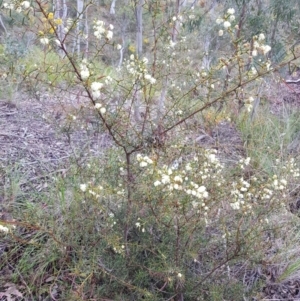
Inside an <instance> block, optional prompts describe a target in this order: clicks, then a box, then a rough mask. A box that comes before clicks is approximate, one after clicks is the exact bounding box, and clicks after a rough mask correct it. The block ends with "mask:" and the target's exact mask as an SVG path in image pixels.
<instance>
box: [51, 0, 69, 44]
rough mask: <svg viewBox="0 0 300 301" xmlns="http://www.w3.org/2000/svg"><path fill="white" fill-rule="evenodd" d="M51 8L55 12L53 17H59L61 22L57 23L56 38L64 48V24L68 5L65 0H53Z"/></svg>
mask: <svg viewBox="0 0 300 301" xmlns="http://www.w3.org/2000/svg"><path fill="white" fill-rule="evenodd" d="M53 8H54V12H55V19H61V20H62V24H61V25H58V27H57V35H58V39H59V40H60V42H61V44H62V45H63V46H64V47H65V48H66V45H65V36H66V34H65V32H64V28H65V26H66V19H67V14H68V7H67V3H66V0H54V2H53Z"/></svg>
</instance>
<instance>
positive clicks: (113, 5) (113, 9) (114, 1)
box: [109, 0, 117, 15]
mask: <svg viewBox="0 0 300 301" xmlns="http://www.w3.org/2000/svg"><path fill="white" fill-rule="evenodd" d="M116 1H117V0H113V1H112V3H111V5H110V10H109V13H110V14H111V15H114V14H115V13H116V10H115V7H116Z"/></svg>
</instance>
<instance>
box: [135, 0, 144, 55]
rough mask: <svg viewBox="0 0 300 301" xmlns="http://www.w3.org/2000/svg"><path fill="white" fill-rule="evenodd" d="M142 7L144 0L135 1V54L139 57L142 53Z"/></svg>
mask: <svg viewBox="0 0 300 301" xmlns="http://www.w3.org/2000/svg"><path fill="white" fill-rule="evenodd" d="M143 5H144V0H137V3H136V7H135V14H136V53H137V56H138V57H141V55H142V53H143Z"/></svg>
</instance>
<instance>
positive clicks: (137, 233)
mask: <svg viewBox="0 0 300 301" xmlns="http://www.w3.org/2000/svg"><path fill="white" fill-rule="evenodd" d="M105 3H106V2H103V4H105ZM226 3H227V4H232V2H230V1H227V2H226ZM129 4H130V5H127V6H125V7H124V8H122V10H120V11H119V12H118V14H117V18H119V19H118V20H119V21H120V23H119V24H118V25H119V28H118V30H119V32H118V31H117V32H118V34H119V36H118V37H117V38H116V40H112V36H113V34H112V30H113V26H111V25H109V22H107V20H105V21H103V20H99V21H95V22H93V23H91V24H89V25H90V28H89V29H90V30H91V31H92V33H91V34H90V36H87V37H85V39H86V40H84V39H82V40H81V43H82V44H84V45H85V47H86V48H85V50H84V51H85V52H84V53H76V54H75V53H72V51H71V50H69V49H72V48H73V49H75V48H76V47H75V46H76V45H77V44H76V43H77V42H78V40H77V39H75V38H78V37H79V36H81V35H82V32H80V31H81V28H84V26H82V27H80V28H77V29H76V28H75V27H76V26H75V25H76V22H75V21H74V20H71V22H70V20H69V24H71V25H72V28H68V27H67V25H68V24H67V23H68V21H67V20H60V19H57V17H56V16H55V15H54V13H53V12H51V11H50V10H49V9H50V7H51V6H49V7H47V6H43V5H42V4H41V3H40V2H39V1H36V2H35V5H36V6H34V8H36V7H38V9H37V11H36V16H37V17H36V16H35V15H33V16H32V17H36V18H39V19H37V21H36V23H34V22H33V25H32V28H34V30H35V32H36V37H37V42H38V43H39V44H37V45H35V46H32V47H30V49H28V51H24V52H22V51H21V50H20V52H17V51H16V49H15V48H16V47H15V46H14V44H11V45H10V44H9V45H10V46H9V47H7V46H5V47H3V52H4V53H5V52H6V51H7V55H8V61H7V63H6V65H7V67H8V68H10V73H9V74H10V76H14V77H15V79H16V82H17V83H18V84H19V83H20V82H22V84H23V85H24V86H25V84H26V85H27V87H26V88H27V90H30V89H32V90H34V92H36V91H37V92H39V93H42V94H43V93H44V91H45V90H46V89H47V90H48V91H50V92H51V93H50V94H51V96H53V98H55V97H58V99H59V100H60V101H62V102H64V100H65V97H66V96H69V95H72V96H73V99H74V98H75V97H76V101H78V103H77V102H76V103H71V105H70V106H71V109H70V108H68V107H67V106H66V108H65V109H66V112H67V115H66V118H64V117H65V116H63V118H62V119H63V122H64V124H65V127H64V126H63V123H62V122H60V121H59V120H58V119H59V118H57V119H56V118H55V119H56V121H55V122H56V123H58V127H60V128H61V129H62V128H63V130H65V132H66V134H67V136H68V137H67V138H68V142H69V143H70V145H71V146H70V148H71V147H72V139H73V137H72V135H71V134H73V133H75V132H76V131H79V130H80V131H81V132H79V135H80V134H81V133H83V131H84V130H86V131H88V130H90V131H92V134H94V133H96V130H97V131H100V132H101V134H106V135H107V136H106V137H108V138H107V140H109V143H108V146H105V147H102V148H103V149H101V152H100V151H99V152H96V151H95V149H94V150H93V152H92V151H90V152H89V151H87V149H88V147H86V148H83V149H81V150H80V151H81V152H80V153H81V155H77V150H78V148H81V147H82V146H81V145H80V146H79V147H78V146H77V149H74V151H73V153H74V158H70V161H69V162H68V164H69V165H68V166H67V167H66V168H65V169H64V173H63V175H62V176H59V175H58V173H57V172H55V173H52V174H51V173H50V175H51V176H47V177H45V176H44V175H43V178H44V181H45V183H44V184H46V185H45V187H47V188H48V189H45V190H44V191H43V192H40V191H38V193H36V192H34V191H32V192H31V193H32V194H31V195H30V194H29V197H28V198H25V197H24V196H22V197H20V198H16V201H14V202H13V204H10V206H8V208H5V209H6V210H7V212H9V214H10V216H11V218H10V219H5V220H1V226H2V223H3V226H2V227H1V228H0V230H1V232H0V235H1V238H3V240H4V242H5V245H6V247H5V252H4V253H5V254H4V256H3V260H1V265H0V267H1V268H4V267H6V266H9V267H10V268H11V273H9V274H8V275H4V276H3V278H5V277H7V278H11V280H13V282H14V283H22V284H24V285H25V286H26V297H27V296H28V297H30V298H31V299H33V300H34V299H38V298H41V297H42V298H44V297H45V298H47V297H49V295H50V296H51V298H52V299H57V300H95V299H96V300H101V299H107V298H109V299H112V300H128V301H129V300H149V301H150V300H151V301H154V300H157V301H158V300H176V301H182V300H185V301H194V300H216V301H217V300H220V301H221V300H243V299H245V298H250V297H252V293H253V291H252V290H255V289H257V286H259V285H257V286H256V284H255V283H254V284H253V283H252V284H250V285H248V284H247V283H245V282H244V278H245V277H243V275H241V274H239V273H238V271H240V270H241V266H243V267H245V268H244V275H246V274H247V272H248V269H252V268H254V267H259V268H260V267H261V264H260V263H261V262H264V261H265V260H267V261H272V260H273V261H274V263H276V258H274V257H272V256H270V253H272V252H271V251H270V250H273V248H274V246H276V243H277V236H279V237H283V238H282V239H283V242H284V243H285V237H284V235H285V229H284V226H286V227H287V228H289V229H290V228H292V227H291V220H292V219H291V217H290V216H291V214H290V212H289V210H288V209H289V208H290V198H289V196H290V191H291V190H293V189H294V186H293V185H294V183H295V182H296V181H297V179H298V178H299V176H300V175H299V167H298V165H297V162H296V161H295V160H294V158H290V156H289V154H288V152H287V151H286V149H287V148H288V145H289V143H290V142H291V140H292V139H293V138H294V136H295V134H296V132H297V131H298V129H299V117H297V114H291V115H289V116H288V117H286V116H283V117H284V118H283V117H278V116H274V115H272V114H271V113H266V111H267V110H268V109H267V107H266V106H265V107H263V110H257V116H255V118H254V119H253V120H251V118H250V114H249V112H251V109H252V107H253V105H254V104H253V101H254V98H258V97H260V96H261V95H260V94H261V92H260V88H257V86H258V85H261V87H264V86H263V85H264V82H263V81H262V80H260V79H261V78H262V77H263V76H265V75H268V74H269V73H273V71H274V70H276V71H277V69H279V68H280V67H282V66H284V65H285V64H287V63H289V62H291V61H293V60H294V59H295V58H296V57H292V58H288V59H287V60H286V61H284V63H283V64H282V66H273V65H271V63H272V61H270V58H269V57H268V56H269V53H270V50H271V48H270V46H268V44H267V42H268V39H266V37H265V35H264V34H262V33H266V35H267V36H270V37H269V39H272V43H273V44H274V45H279V46H278V49H277V48H275V51H274V52H273V54H274V55H279V56H280V57H279V58H277V61H280V60H282V57H283V56H284V53H285V52H284V51H286V50H283V49H286V48H288V47H284V46H287V45H285V44H283V42H282V40H280V39H279V40H278V41H277V40H276V37H275V35H272V33H271V32H272V30H273V29H274V32H275V31H276V30H277V26H278V24H277V23H276V22H275V23H274V24H273V23H272V25H270V24H268V23H266V21H265V20H263V19H262V17H261V13H262V12H261V11H260V12H259V14H256V11H255V9H253V11H251V12H248V14H247V16H242V15H241V14H243V9H244V8H245V7H246V6H247V5H246V4H247V3H246V2H245V1H235V5H236V6H237V10H238V13H239V14H240V15H239V16H238V15H237V16H235V15H234V14H235V11H234V10H233V9H230V10H227V9H225V12H222V13H220V16H218V17H217V18H218V22H217V23H218V24H216V23H215V20H214V17H211V19H209V21H208V20H206V19H205V15H206V14H202V9H199V10H198V11H197V12H196V13H195V14H196V15H197V16H198V17H195V18H193V17H192V18H189V15H190V11H189V9H186V10H185V9H183V8H182V7H179V6H177V7H176V4H175V3H174V4H172V6H164V5H166V3H159V2H155V3H152V4H151V3H150V2H147V3H146V4H145V5H144V7H143V9H146V8H147V9H148V10H147V12H146V13H145V14H144V18H145V20H146V22H145V23H146V25H145V27H144V30H145V31H146V32H147V33H149V37H150V38H149V40H148V41H147V43H149V47H148V49H149V51H148V52H146V53H145V57H143V56H142V57H137V55H135V54H134V53H132V54H131V55H130V57H127V56H128V55H127V54H126V53H124V55H125V59H123V64H120V66H119V67H118V68H116V67H115V66H113V62H114V61H115V58H116V57H117V55H118V52H117V51H116V50H121V49H122V46H121V47H118V46H117V45H116V44H117V41H118V39H119V40H122V42H123V46H126V42H125V40H126V39H127V38H126V37H125V36H126V30H127V29H128V30H129V31H130V28H131V27H133V28H134V26H133V25H134V23H133V21H132V19H133V18H131V17H132V16H134V15H135V14H134V13H135V5H137V3H133V2H130V3H129ZM140 4H143V3H142V2H141V3H140ZM150 4H151V5H150ZM267 4H268V3H267ZM177 5H178V4H177ZM203 5H205V4H203ZM251 5H252V3H251ZM249 7H251V6H249ZM249 7H248V6H247V7H246V8H247V9H248V8H249ZM267 7H268V6H267V5H266V6H263V8H264V9H266V8H267ZM96 8H97V7H95V10H96V12H97V13H98V11H100V12H102V10H103V7H101V8H99V10H97V9H96ZM221 8H222V9H223V7H221ZM209 9H212V8H209ZM289 9H290V8H288V7H285V8H284V11H281V10H280V8H279V7H276V6H274V10H276V11H277V15H278V16H279V14H281V15H282V16H281V17H280V18H278V22H279V21H280V22H285V21H286V17H287V16H288V15H290V14H291V11H290V10H289ZM219 10H221V9H219ZM179 11H180V14H179ZM286 11H288V12H286ZM88 12H89V10H88ZM28 14H29V12H28ZM90 14H91V15H89V16H90V17H91V16H95V12H90ZM181 14H182V16H181ZM274 14H275V11H274ZM122 16H123V17H122ZM124 16H125V17H124ZM128 16H130V20H129V21H128V20H126V18H128ZM199 16H201V17H199ZM238 17H240V18H241V17H243V18H244V17H245V18H246V17H247V18H246V19H245V23H244V24H242V28H238V27H236V25H237V24H238ZM102 18H103V19H105V18H107V17H106V16H105V15H104V14H103V12H102ZM209 18H210V17H209ZM217 18H216V19H217ZM192 20H194V21H192ZM212 20H213V21H212ZM76 21H77V22H78V23H79V22H80V20H79V19H78V20H76ZM63 22H65V24H63V26H64V27H63V28H62V27H59V26H62V24H61V23H63ZM86 22H88V19H87V21H86ZM212 22H213V23H212ZM116 23H117V22H116ZM203 24H204V25H205V26H204V25H203ZM212 24H213V25H212ZM71 25H70V26H71ZM81 25H82V24H81ZM200 25H201V26H200ZM202 25H203V26H202ZM65 26H66V27H65ZM272 26H273V27H272ZM123 27H124V28H125V29H124V28H123ZM196 28H198V29H199V30H201V32H200V34H199V36H200V37H201V38H202V37H204V36H205V39H203V40H201V41H203V45H202V44H201V45H199V43H198V42H197V43H196V42H195V36H196V37H198V36H197V32H196V30H195V29H196ZM271 28H272V29H271ZM60 29H63V31H60ZM262 29H265V31H264V30H262ZM76 30H78V31H76ZM240 30H242V33H240ZM247 30H248V33H247ZM170 32H171V35H170ZM249 32H250V33H249ZM76 33H77V34H78V37H75V38H74V35H75V34H76ZM150 33H151V35H150ZM134 34H135V33H134V32H133V31H130V32H129V34H128V35H129V39H133V37H134ZM254 34H255V35H256V36H254V37H253V35H254ZM147 38H148V37H147ZM79 42H80V41H79ZM87 42H89V43H87ZM276 43H277V44H276ZM150 45H151V46H150ZM283 45H284V46H283ZM88 47H90V48H88ZM87 50H88V51H87ZM150 50H151V51H150ZM254 50H255V51H256V52H257V53H255V52H253V51H254ZM132 52H134V51H133V49H132ZM5 54H6V53H5ZM3 56H5V55H3ZM12 57H16V58H17V61H16V62H13V63H12V59H11V58H12ZM103 58H105V59H103ZM5 59H7V58H6V57H5ZM104 61H105V63H104ZM249 67H250V68H249ZM1 72H2V70H1ZM3 72H5V70H4V71H3ZM18 87H19V86H18ZM74 95H75V97H74ZM70 99H71V100H73V99H72V97H70ZM66 103H67V101H66ZM73 105H74V106H77V108H76V109H74V110H73V111H72V106H73ZM58 110H59V109H58ZM68 110H69V111H68ZM70 111H71V113H73V112H76V115H75V113H74V115H72V114H71V113H70ZM59 113H60V112H59ZM228 115H230V116H235V118H232V119H231V123H232V124H230V125H231V129H232V128H235V127H234V125H235V124H234V123H236V125H237V127H238V129H239V131H240V133H241V134H242V138H243V141H242V142H243V143H242V144H244V145H242V146H241V148H242V150H241V152H240V155H239V156H238V159H234V160H230V159H229V160H228V156H227V154H226V151H227V150H226V146H225V148H224V149H222V146H221V145H219V143H218V141H217V139H218V137H217V138H216V135H215V132H216V131H217V128H218V127H219V128H220V127H222V126H224V127H225V128H226V122H227V123H229V121H228V120H229V116H228ZM71 117H72V118H71ZM285 117H286V118H285ZM95 120H96V121H95ZM225 120H226V122H225ZM232 120H233V121H232ZM84 122H85V123H84ZM87 124H89V125H87ZM99 124H100V125H99ZM88 126H90V127H89V129H88ZM200 130H201V133H203V135H202V136H203V137H200V138H199V131H200ZM90 136H93V135H90ZM217 136H218V134H217ZM224 136H225V138H224V139H225V140H226V139H228V141H227V146H229V147H230V146H231V145H230V143H231V141H230V138H231V137H230V135H228V136H229V137H228V136H227V138H226V133H224ZM202 138H207V139H208V142H203V143H202V142H201V141H202ZM219 138H220V137H219ZM203 140H204V139H203ZM199 141H200V142H199ZM89 143H90V141H89ZM89 143H88V144H89ZM201 143H202V144H201ZM90 144H91V143H90ZM99 148H100V146H99ZM216 149H218V151H217V150H216ZM94 153H96V155H95V156H94ZM228 161H230V162H228ZM52 175H54V176H52ZM11 178H13V177H12V176H11ZM14 180H15V182H12V183H13V185H12V189H11V190H12V191H11V192H10V193H11V194H13V188H15V187H18V182H21V181H18V178H17V177H15V178H14ZM19 185H20V186H21V183H19ZM15 190H17V189H16V188H15ZM32 190H33V189H32ZM278 216H280V217H284V218H283V219H279V220H280V221H282V225H281V226H283V227H278V222H277V217H278ZM293 231H295V229H294V230H293ZM272 235H273V237H272ZM275 253H276V251H275ZM278 254H279V253H278ZM296 269H298V264H295V265H294V266H293V265H292V266H291V268H290V271H291V272H293V273H294V272H295V270H296ZM291 272H286V273H283V274H282V277H283V278H284V277H286V276H289V275H290V274H291ZM254 282H255V281H254ZM257 282H258V281H257ZM48 292H49V293H48ZM24 294H25V292H24Z"/></svg>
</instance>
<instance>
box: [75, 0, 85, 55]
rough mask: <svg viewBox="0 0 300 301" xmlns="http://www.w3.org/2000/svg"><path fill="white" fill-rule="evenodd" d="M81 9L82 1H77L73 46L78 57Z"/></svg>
mask: <svg viewBox="0 0 300 301" xmlns="http://www.w3.org/2000/svg"><path fill="white" fill-rule="evenodd" d="M83 7H84V0H77V23H76V36H75V41H74V42H75V44H76V51H77V55H78V56H79V55H80V43H81V32H80V31H81V29H82V18H83Z"/></svg>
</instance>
